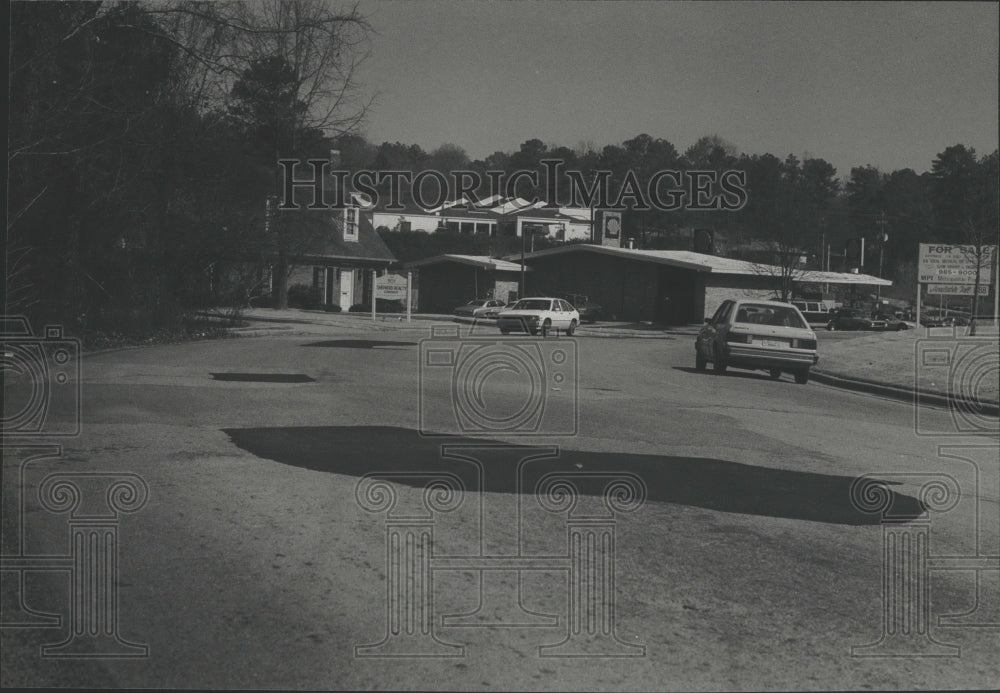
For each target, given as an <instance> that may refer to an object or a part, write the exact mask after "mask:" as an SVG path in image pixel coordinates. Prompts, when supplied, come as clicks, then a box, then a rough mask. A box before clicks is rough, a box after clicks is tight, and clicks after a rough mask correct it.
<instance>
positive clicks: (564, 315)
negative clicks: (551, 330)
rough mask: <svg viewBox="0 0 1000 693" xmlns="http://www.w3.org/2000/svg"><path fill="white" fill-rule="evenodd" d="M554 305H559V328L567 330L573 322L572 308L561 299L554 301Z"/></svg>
mask: <svg viewBox="0 0 1000 693" xmlns="http://www.w3.org/2000/svg"><path fill="white" fill-rule="evenodd" d="M556 303H557V304H558V305H559V310H560V312H561V315H560V318H561V319H562V324H561V325H560V327H561V328H563V329H568V328H569V324H570V323H571V322H573V308H572V306H571V305H570V304H569V303H568V302H567V301H563V300H562V299H560V300H558V301H556Z"/></svg>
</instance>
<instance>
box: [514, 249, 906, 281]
mask: <svg viewBox="0 0 1000 693" xmlns="http://www.w3.org/2000/svg"><path fill="white" fill-rule="evenodd" d="M572 252H591V253H601V254H604V255H614V256H617V257H622V258H627V259H629V260H638V261H640V262H653V263H656V264H660V265H669V266H671V267H680V268H682V269H689V270H694V271H696V272H710V273H712V274H740V275H761V274H768V273H770V272H771V271H773V272H775V273H777V272H778V271H779V269H780V268H778V267H776V266H774V265H765V264H762V263H759V262H749V261H747V260H735V259H733V258H728V257H719V256H717V255H705V254H704V253H695V252H693V251H690V250H637V249H633V248H615V247H612V246H602V245H595V244H593V243H574V244H572V245H564V246H559V247H557V248H547V249H545V250H537V251H535V252H533V253H528V254H527V255H525V256H524V259H525V260H532V259H534V258H541V257H547V256H550V255H560V254H563V253H572ZM508 257H520V254H518V255H516V256H514V255H511V256H508ZM797 274H798V276H797V277H796V281H799V282H816V283H825V284H867V285H881V286H892V282H891V281H889V280H888V279H880V278H878V277H873V276H871V275H869V274H848V273H846V272H818V271H812V270H805V271H800V272H797Z"/></svg>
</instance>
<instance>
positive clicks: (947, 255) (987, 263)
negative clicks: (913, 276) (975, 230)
mask: <svg viewBox="0 0 1000 693" xmlns="http://www.w3.org/2000/svg"><path fill="white" fill-rule="evenodd" d="M996 253H997V247H996V246H995V245H984V246H980V247H979V248H978V249H977V247H976V246H974V245H946V244H943V243H921V244H920V264H919V268H918V272H917V275H918V276H917V281H918V282H926V283H934V284H975V283H976V275H977V273H978V275H979V282H980V283H981V284H985V285H987V286H989V285H990V283H991V281H992V276H991V274H992V273H991V272H990V270H991V269H992V268H993V262H994V258H995V257H996ZM969 295H972V290H971V289H970V290H969Z"/></svg>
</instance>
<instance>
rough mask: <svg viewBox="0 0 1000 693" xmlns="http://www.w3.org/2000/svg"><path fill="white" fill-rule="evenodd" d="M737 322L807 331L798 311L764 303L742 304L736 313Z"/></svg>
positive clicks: (788, 307)
mask: <svg viewBox="0 0 1000 693" xmlns="http://www.w3.org/2000/svg"><path fill="white" fill-rule="evenodd" d="M735 322H741V323H749V324H751V325H773V326H776V327H799V328H802V329H806V324H805V323H804V322H803V321H802V318H801V317H799V313H798V311H796V310H795V309H794V308H792V307H791V306H773V305H767V304H764V303H741V304H740V307H739V310H737V311H736V320H735Z"/></svg>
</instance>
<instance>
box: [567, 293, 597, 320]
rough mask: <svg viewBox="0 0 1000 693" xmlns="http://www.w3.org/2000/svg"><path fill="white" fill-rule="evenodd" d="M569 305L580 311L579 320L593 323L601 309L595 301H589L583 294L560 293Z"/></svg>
mask: <svg viewBox="0 0 1000 693" xmlns="http://www.w3.org/2000/svg"><path fill="white" fill-rule="evenodd" d="M560 298H563V299H565V300H566V301H568V302H569V304H570V305H571V306H573V307H574V308H576V310H577V311H578V312H579V313H580V322H587V323H595V322H597V320H598V319H599V318H600V317H601V314H602V312H603V309H602V308H601V306H599V305H598V304H596V303H591V302H590V299H589V298H588V297H587V296H586V295H585V294H561V295H560Z"/></svg>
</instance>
